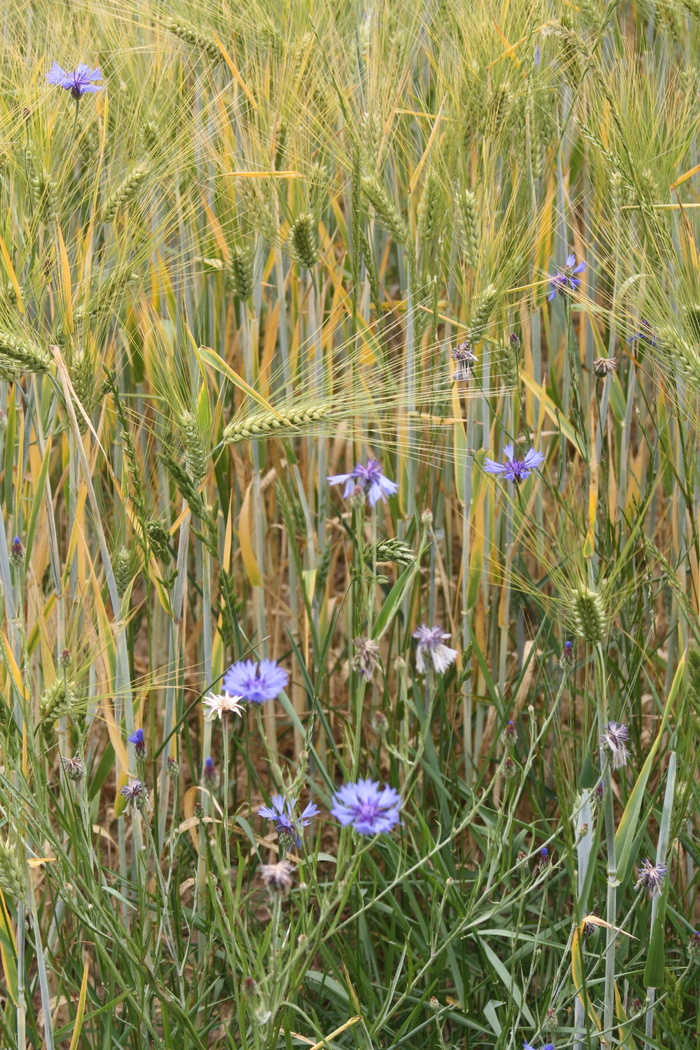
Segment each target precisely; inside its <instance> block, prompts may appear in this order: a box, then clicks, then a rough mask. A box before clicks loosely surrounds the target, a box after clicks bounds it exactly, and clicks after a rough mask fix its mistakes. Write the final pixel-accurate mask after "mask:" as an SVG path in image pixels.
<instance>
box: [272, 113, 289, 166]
mask: <svg viewBox="0 0 700 1050" xmlns="http://www.w3.org/2000/svg"><path fill="white" fill-rule="evenodd" d="M288 149H289V124H287V122H286V120H281V121H280V122H279V124H278V125H277V131H276V132H275V171H282V170H283V169H284V165H285V161H286V159H287V150H288Z"/></svg>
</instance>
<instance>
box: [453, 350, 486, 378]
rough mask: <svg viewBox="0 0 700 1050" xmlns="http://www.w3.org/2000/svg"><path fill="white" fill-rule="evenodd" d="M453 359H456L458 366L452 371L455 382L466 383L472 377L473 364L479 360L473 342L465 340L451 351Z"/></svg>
mask: <svg viewBox="0 0 700 1050" xmlns="http://www.w3.org/2000/svg"><path fill="white" fill-rule="evenodd" d="M451 356H452V360H453V361H456V363H457V367H456V369H455V371H454V372H453V373H452V379H453V380H454V381H455V383H466V382H468V381H469V380H470V379H471V378H472V374H473V372H472V365H473V364H474V362H475V361H478V360H479V359H478V357H477V356H476V354H475V353H474V351H473V350H472V345H471V343H468V342H466V341H465V342H463V343H460V344H459V346H456V347H455V348H454V350H452V351H451Z"/></svg>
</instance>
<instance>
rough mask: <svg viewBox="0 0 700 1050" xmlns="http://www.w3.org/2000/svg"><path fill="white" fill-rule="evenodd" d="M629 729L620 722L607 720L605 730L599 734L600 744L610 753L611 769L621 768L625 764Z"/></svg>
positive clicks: (627, 755)
mask: <svg viewBox="0 0 700 1050" xmlns="http://www.w3.org/2000/svg"><path fill="white" fill-rule="evenodd" d="M629 735H630V731H629V729H628V728H627V726H623V725H622V724H621V723H620V722H608V724H607V725H606V726H605V731H604V732H603V733H601V736H600V746H601V747H602V748H604V749H605V750H606V751H608V752H609V753H610V757H611V759H612V767H613V769H621V768H622V766H626V765H627V759H628V757H629V752H628V750H627V746H626V745H627V741H628V740H629Z"/></svg>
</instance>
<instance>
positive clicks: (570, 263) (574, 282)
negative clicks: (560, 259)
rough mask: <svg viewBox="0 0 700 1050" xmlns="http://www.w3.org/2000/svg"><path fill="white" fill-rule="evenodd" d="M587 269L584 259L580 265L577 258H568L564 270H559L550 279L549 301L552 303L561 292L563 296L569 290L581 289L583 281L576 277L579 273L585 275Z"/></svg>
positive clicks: (568, 256)
mask: <svg viewBox="0 0 700 1050" xmlns="http://www.w3.org/2000/svg"><path fill="white" fill-rule="evenodd" d="M585 269H586V264H585V262H584V260H583V259H582V260H581V262H580V263H578V264H577V263H576V256H575V255H573V254H571V255H567V257H566V265H565V266H564V269H563V270H559V272H558V273H555V274H554V276H553V277H552V278H551V279H550V282H549V295H548V296H547V301H548V302H551V300H552V299H553V298H554V296H555V295H556V294H557V292H559V293H560V294H561V295H563V294H564V293H565V292H566V291H567V290H569V289H570V290H571V291H575V290H576V289H577V288H579V287H580V285H581V281H580V279H579V278H578V277H576V274H577V273H583V271H584V270H585Z"/></svg>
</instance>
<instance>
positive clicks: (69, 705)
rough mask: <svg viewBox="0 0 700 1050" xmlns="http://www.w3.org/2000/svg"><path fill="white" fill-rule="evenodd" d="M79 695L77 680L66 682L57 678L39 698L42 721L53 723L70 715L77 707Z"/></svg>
mask: <svg viewBox="0 0 700 1050" xmlns="http://www.w3.org/2000/svg"><path fill="white" fill-rule="evenodd" d="M77 699H78V698H77V696H76V694H75V682H66V680H65V679H64V678H56V679H55V681H54V682H53V683H52V684H51V685H50V686H49V687H48V689H46V690H45V691H44V693H43V694H42V696H41V699H40V700H39V717H40V718H41V721H42V722H48V723H53V722H55V721H56V720H57V719H59V718H63V716H64V715H69V714H70V713H71V711H72V710H73V708H74V707H75V704H76V701H77Z"/></svg>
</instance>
